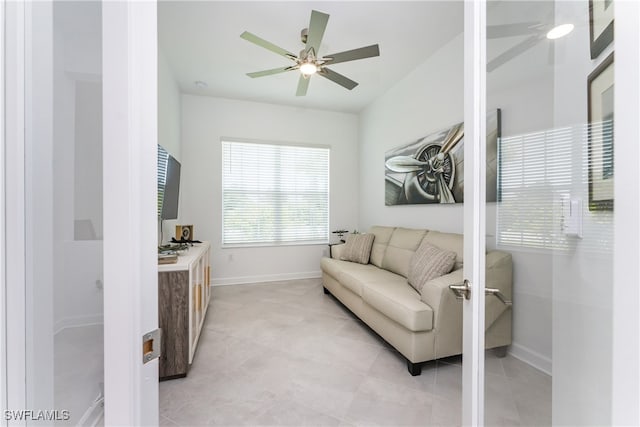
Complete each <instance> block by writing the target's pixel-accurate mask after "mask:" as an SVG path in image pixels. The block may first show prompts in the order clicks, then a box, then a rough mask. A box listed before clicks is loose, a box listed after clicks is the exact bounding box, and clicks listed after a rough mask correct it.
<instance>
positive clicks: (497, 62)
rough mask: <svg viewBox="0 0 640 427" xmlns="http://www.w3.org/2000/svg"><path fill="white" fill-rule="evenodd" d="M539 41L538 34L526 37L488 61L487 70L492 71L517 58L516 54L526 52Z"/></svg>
mask: <svg viewBox="0 0 640 427" xmlns="http://www.w3.org/2000/svg"><path fill="white" fill-rule="evenodd" d="M539 41H540V39H539V38H538V37H537V36H531V37H528V38H526V39H524V41H522V42H520V43H518V44H517V45H515V46H514V47H512V48H511V49H508V50H507V51H506V52H504V53H502V54H500V55H498V56H497V57H495V58H494V59H492V60H491V61H489V62H488V63H487V72H488V73H490V72H491V71H493V70H495V69H496V68H498V67H499V66H501V65H502V64H504V63H505V62H508V61H510V60H511V59H513V58H515V57H516V56H518V55H520V54H522V53H524V52H526V51H527V50H529V49H531V48H532V47H534V46H535V45H536V44H538V42H539Z"/></svg>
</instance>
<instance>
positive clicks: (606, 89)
mask: <svg viewBox="0 0 640 427" xmlns="http://www.w3.org/2000/svg"><path fill="white" fill-rule="evenodd" d="M587 81H588V83H587V86H588V89H587V90H588V95H587V96H588V103H589V113H588V125H587V129H588V138H589V146H588V168H589V210H590V211H602V210H613V179H614V174H613V142H614V139H613V134H614V129H613V53H612V54H611V55H609V56H608V57H607V58H606V59H605V60H604V61H602V63H601V64H600V65H599V66H598V67H597V68H596V69H595V70H594V71H593V72H592V73H591V74H589V77H588V79H587Z"/></svg>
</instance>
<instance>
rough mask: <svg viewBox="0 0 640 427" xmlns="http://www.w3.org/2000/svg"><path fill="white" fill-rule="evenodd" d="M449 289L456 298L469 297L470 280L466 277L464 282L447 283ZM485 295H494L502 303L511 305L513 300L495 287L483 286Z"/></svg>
mask: <svg viewBox="0 0 640 427" xmlns="http://www.w3.org/2000/svg"><path fill="white" fill-rule="evenodd" d="M449 289H451V292H453V293H454V294H455V296H456V298H457V299H470V298H471V282H469V281H468V280H467V279H465V280H464V282H460V283H456V284H453V285H449ZM484 292H485V295H494V296H495V297H496V298H498V299H499V300H500V301H501V302H502V303H503V304H504V305H507V306H512V305H513V301H511V300H508V299H507V297H505V296H504V294H503V293H502V292H500V289H497V288H485V289H484Z"/></svg>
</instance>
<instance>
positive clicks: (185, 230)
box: [176, 225, 193, 240]
mask: <svg viewBox="0 0 640 427" xmlns="http://www.w3.org/2000/svg"><path fill="white" fill-rule="evenodd" d="M176 240H193V225H176Z"/></svg>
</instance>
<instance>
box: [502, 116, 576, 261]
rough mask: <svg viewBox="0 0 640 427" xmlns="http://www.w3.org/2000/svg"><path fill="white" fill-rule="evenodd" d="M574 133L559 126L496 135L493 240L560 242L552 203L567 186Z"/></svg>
mask: <svg viewBox="0 0 640 427" xmlns="http://www.w3.org/2000/svg"><path fill="white" fill-rule="evenodd" d="M574 132H575V130H573V129H572V128H562V129H553V130H549V131H544V132H536V133H531V134H527V135H519V136H514V137H508V138H502V139H501V140H500V145H499V172H498V177H499V178H498V183H499V184H498V187H499V188H498V191H499V196H498V197H499V202H498V209H497V210H498V226H497V230H498V244H499V245H512V246H521V247H528V248H539V249H562V248H565V247H566V245H567V239H566V236H565V235H564V234H563V233H562V230H561V219H562V218H561V216H560V215H559V212H560V209H559V206H558V203H560V204H561V203H562V199H563V197H567V196H568V195H569V191H570V188H571V179H572V163H573V162H572V158H571V155H572V148H573V140H574V137H575V136H576V135H574ZM580 137H581V135H580V136H579V138H580Z"/></svg>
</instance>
